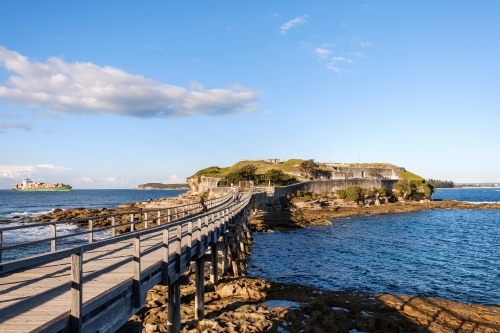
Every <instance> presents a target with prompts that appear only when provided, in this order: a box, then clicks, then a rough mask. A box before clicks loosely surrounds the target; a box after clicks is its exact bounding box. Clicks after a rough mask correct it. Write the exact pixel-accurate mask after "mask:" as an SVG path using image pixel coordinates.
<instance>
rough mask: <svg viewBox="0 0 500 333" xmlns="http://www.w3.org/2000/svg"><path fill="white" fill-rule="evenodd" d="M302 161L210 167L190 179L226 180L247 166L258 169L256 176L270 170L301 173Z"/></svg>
mask: <svg viewBox="0 0 500 333" xmlns="http://www.w3.org/2000/svg"><path fill="white" fill-rule="evenodd" d="M302 161H303V160H301V159H297V158H294V159H290V160H288V161H285V162H283V163H279V164H273V163H269V162H268V161H264V160H256V161H250V160H246V161H239V162H237V163H236V164H234V165H232V166H230V167H224V168H221V167H218V166H212V167H208V168H205V169H202V170H199V171H197V172H196V173H195V174H194V175H192V176H191V177H189V178H194V177H196V178H198V179H200V177H201V176H205V177H215V178H224V177H225V176H227V174H228V173H230V172H232V171H235V170H238V169H240V168H242V167H244V166H246V165H255V166H256V167H257V171H256V174H265V173H266V171H268V170H270V169H278V170H281V171H283V172H300V168H299V164H300V163H301V162H302Z"/></svg>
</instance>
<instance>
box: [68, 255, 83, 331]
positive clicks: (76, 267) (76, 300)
mask: <svg viewBox="0 0 500 333" xmlns="http://www.w3.org/2000/svg"><path fill="white" fill-rule="evenodd" d="M82 264H83V252H82V251H81V250H80V253H79V254H73V255H71V318H70V325H71V332H72V333H80V332H82V319H83V318H82V300H83V297H82V291H83V284H82V282H83V281H82V280H83V268H82Z"/></svg>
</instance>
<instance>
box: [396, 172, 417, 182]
mask: <svg viewBox="0 0 500 333" xmlns="http://www.w3.org/2000/svg"><path fill="white" fill-rule="evenodd" d="M398 176H399V178H402V179H405V180H408V181H412V180H417V181H418V180H423V178H422V177H420V176H419V175H416V174H414V173H412V172H410V171H400V172H398Z"/></svg>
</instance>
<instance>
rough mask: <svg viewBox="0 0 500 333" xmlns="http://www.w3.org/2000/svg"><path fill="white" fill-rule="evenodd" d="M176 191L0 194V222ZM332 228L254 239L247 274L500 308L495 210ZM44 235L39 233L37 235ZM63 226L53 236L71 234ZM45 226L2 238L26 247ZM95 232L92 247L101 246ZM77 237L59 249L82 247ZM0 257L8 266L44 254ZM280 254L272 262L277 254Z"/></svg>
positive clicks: (371, 219) (463, 195)
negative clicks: (96, 244) (13, 260)
mask: <svg viewBox="0 0 500 333" xmlns="http://www.w3.org/2000/svg"><path fill="white" fill-rule="evenodd" d="M182 192H184V191H135V190H73V191H71V192H27V193H19V192H14V191H11V190H0V220H8V221H10V223H7V224H0V228H2V227H3V226H6V225H12V223H14V224H16V223H19V222H16V221H17V220H18V218H19V217H22V216H35V215H37V214H41V213H44V212H49V211H51V210H52V209H54V208H61V209H67V208H75V207H86V208H101V207H106V208H111V207H116V206H118V205H120V204H123V203H127V202H136V201H145V200H147V199H149V198H153V199H155V198H160V197H175V196H177V195H178V194H180V193H182ZM433 197H434V199H446V200H458V201H467V202H472V203H478V204H479V203H482V202H500V189H494V188H487V189H486V188H481V189H476V188H474V189H438V190H437V192H436V193H435V194H434V195H433ZM332 221H333V225H332V226H321V227H311V228H308V229H301V230H294V231H288V232H273V233H255V234H254V235H253V237H254V244H253V246H252V255H251V257H250V261H249V267H248V274H249V275H251V276H256V277H261V278H265V279H268V280H271V281H279V282H286V283H299V284H304V285H311V286H314V287H319V288H322V289H327V290H360V291H366V292H373V293H393V294H407V295H422V296H433V297H438V298H444V299H450V300H456V301H461V302H466V303H479V304H487V305H500V288H498V286H499V285H500V266H499V265H498V263H499V262H500V211H499V210H432V211H420V212H413V213H402V214H392V215H373V216H368V215H367V216H363V217H356V218H345V219H335V220H332ZM45 229H47V230H45ZM76 232H78V227H76V226H71V225H62V226H59V227H58V234H65V233H76ZM41 233H48V228H47V227H40V228H33V230H31V231H30V232H23V233H17V234H15V235H9V234H8V232H5V235H4V240H5V244H6V245H8V244H9V239H15V240H16V242H19V241H29V240H32V239H36V237H37V236H38V235H39V234H41ZM107 237H109V234H108V233H106V232H103V233H101V234H97V235H95V239H96V240H99V239H104V238H107ZM85 241H86V238H85V237H84V236H82V237H81V239H80V240H79V239H76V240H74V241H73V243H65V244H58V247H59V248H64V247H68V246H74V245H77V243H78V242H81V243H85ZM43 246H45V247H46V248H41V247H40V246H39V247H36V248H31V249H23V252H22V253H19V252H13V251H10V252H11V253H9V251H6V252H4V254H3V260H4V261H6V260H12V259H15V258H18V257H21V256H27V255H32V254H36V253H39V252H40V251H47V250H48V244H47V245H42V247H43ZM278 254H280V255H278Z"/></svg>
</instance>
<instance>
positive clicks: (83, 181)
mask: <svg viewBox="0 0 500 333" xmlns="http://www.w3.org/2000/svg"><path fill="white" fill-rule="evenodd" d="M93 182H94V180H93V179H92V178H90V177H80V178H78V179H76V180H75V183H76V184H91V183H93Z"/></svg>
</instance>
